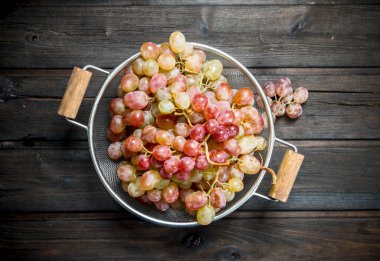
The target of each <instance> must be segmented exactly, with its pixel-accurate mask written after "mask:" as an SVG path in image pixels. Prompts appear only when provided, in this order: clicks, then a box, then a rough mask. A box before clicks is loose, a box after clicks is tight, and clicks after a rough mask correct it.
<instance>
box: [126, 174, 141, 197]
mask: <svg viewBox="0 0 380 261" xmlns="http://www.w3.org/2000/svg"><path fill="white" fill-rule="evenodd" d="M140 179H141V178H140V177H137V178H136V179H135V180H133V181H132V182H130V183H129V185H128V188H127V190H128V194H129V195H130V196H131V197H133V198H137V197H140V196H141V195H143V194H144V193H145V191H144V190H143V189H142V187H141V182H140Z"/></svg>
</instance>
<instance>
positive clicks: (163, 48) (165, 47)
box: [159, 42, 175, 56]
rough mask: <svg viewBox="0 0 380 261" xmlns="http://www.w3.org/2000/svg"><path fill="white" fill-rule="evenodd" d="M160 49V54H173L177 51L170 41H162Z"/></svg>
mask: <svg viewBox="0 0 380 261" xmlns="http://www.w3.org/2000/svg"><path fill="white" fill-rule="evenodd" d="M159 51H160V54H163V53H168V54H171V55H173V56H174V55H175V53H174V52H173V51H172V50H171V49H170V45H169V43H168V42H164V43H162V44H161V45H160V48H159Z"/></svg>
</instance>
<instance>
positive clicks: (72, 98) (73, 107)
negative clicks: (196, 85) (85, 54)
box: [58, 65, 109, 130]
mask: <svg viewBox="0 0 380 261" xmlns="http://www.w3.org/2000/svg"><path fill="white" fill-rule="evenodd" d="M89 68H91V69H95V70H98V71H100V72H102V73H105V74H109V72H108V71H106V70H103V69H101V68H99V67H96V66H93V65H86V66H85V67H83V68H82V69H81V68H78V67H74V69H73V71H72V72H71V76H70V79H69V82H68V83H67V87H66V90H65V94H64V95H63V98H62V100H61V104H60V106H59V109H58V114H59V115H62V116H64V117H66V120H67V121H68V122H70V123H72V124H74V125H76V126H79V127H81V128H84V129H86V130H87V126H86V125H84V124H82V123H79V122H77V121H74V120H73V119H75V118H76V116H77V113H78V111H79V107H80V105H81V103H82V100H83V97H84V94H85V92H86V90H87V86H88V84H89V82H90V79H91V76H92V73H91V72H89V71H87V69H89Z"/></svg>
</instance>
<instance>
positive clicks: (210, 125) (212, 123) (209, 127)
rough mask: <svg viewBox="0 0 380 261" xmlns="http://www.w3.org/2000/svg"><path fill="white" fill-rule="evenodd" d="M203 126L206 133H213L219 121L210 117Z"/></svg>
mask: <svg viewBox="0 0 380 261" xmlns="http://www.w3.org/2000/svg"><path fill="white" fill-rule="evenodd" d="M204 127H205V129H206V132H207V133H210V134H214V133H215V132H216V131H217V130H218V129H219V123H218V121H217V120H214V119H210V120H208V121H206V123H205V125H204Z"/></svg>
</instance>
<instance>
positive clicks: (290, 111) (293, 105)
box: [256, 77, 309, 119]
mask: <svg viewBox="0 0 380 261" xmlns="http://www.w3.org/2000/svg"><path fill="white" fill-rule="evenodd" d="M263 89H264V93H265V95H266V99H267V100H268V102H269V105H270V108H271V110H272V113H273V116H274V117H273V118H274V119H276V117H280V116H283V115H285V114H286V116H288V117H289V118H291V119H296V118H299V117H300V116H301V115H302V112H303V109H302V106H301V104H303V103H305V102H306V101H307V99H308V98H309V92H308V90H307V89H306V88H305V87H298V88H297V89H295V90H294V91H293V88H292V86H291V81H290V79H289V78H288V77H283V78H281V79H279V80H278V81H277V82H276V83H274V82H272V81H269V82H266V83H265V84H264V86H263ZM256 101H257V105H258V106H259V107H261V108H263V107H264V104H263V102H262V100H261V97H257V98H256Z"/></svg>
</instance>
